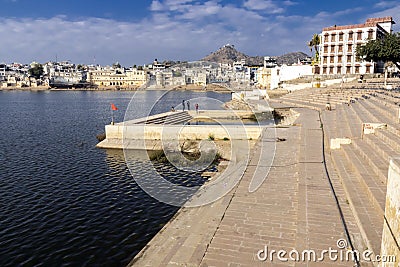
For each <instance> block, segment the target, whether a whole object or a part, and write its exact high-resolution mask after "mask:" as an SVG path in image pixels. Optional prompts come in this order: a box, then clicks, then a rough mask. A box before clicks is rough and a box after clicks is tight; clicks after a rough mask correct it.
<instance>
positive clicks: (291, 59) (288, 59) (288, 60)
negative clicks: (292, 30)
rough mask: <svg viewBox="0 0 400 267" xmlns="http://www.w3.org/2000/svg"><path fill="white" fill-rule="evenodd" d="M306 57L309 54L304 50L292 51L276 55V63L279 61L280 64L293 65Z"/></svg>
mask: <svg viewBox="0 0 400 267" xmlns="http://www.w3.org/2000/svg"><path fill="white" fill-rule="evenodd" d="M306 57H308V55H307V54H305V53H303V52H292V53H288V54H284V55H282V56H278V57H276V63H278V65H283V64H286V65H291V64H294V63H297V62H298V61H299V60H302V59H304V58H306Z"/></svg>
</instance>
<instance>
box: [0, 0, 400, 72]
mask: <svg viewBox="0 0 400 267" xmlns="http://www.w3.org/2000/svg"><path fill="white" fill-rule="evenodd" d="M379 16H393V18H394V20H395V21H397V22H398V23H399V24H400V2H399V1H369V0H364V1H340V0H337V1H321V0H319V1H314V0H313V1H297V0H286V1H273V0H234V1H227V0H205V1H199V0H113V1H99V0H80V1H78V0H58V1H54V0H51V1H50V0H0V62H21V63H30V62H32V61H38V62H47V61H50V60H55V59H56V57H57V59H58V60H71V61H73V62H74V63H86V64H91V63H97V64H102V65H107V64H112V63H113V62H116V61H118V62H120V63H121V64H123V65H125V66H131V65H134V64H145V63H150V62H151V61H153V59H155V58H157V59H159V60H164V59H171V60H188V61H191V60H197V59H200V58H202V57H204V56H206V55H208V54H209V53H210V52H213V51H215V50H217V49H218V48H219V47H221V46H223V45H224V44H227V43H230V44H234V45H235V46H236V48H237V49H238V50H239V51H242V52H244V53H246V54H249V55H270V56H275V55H281V54H284V53H287V52H294V51H303V52H306V53H309V49H308V47H307V46H306V43H307V41H308V40H309V39H310V38H311V36H312V34H313V33H319V32H320V31H321V29H322V27H326V26H331V25H334V24H337V25H345V24H354V23H363V22H364V21H365V20H366V19H367V18H369V17H379ZM399 29H400V27H399V25H397V24H396V25H395V27H394V30H395V31H399Z"/></svg>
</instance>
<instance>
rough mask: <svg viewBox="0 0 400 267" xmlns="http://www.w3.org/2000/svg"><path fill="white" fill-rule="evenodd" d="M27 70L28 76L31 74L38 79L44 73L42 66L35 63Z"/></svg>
mask: <svg viewBox="0 0 400 267" xmlns="http://www.w3.org/2000/svg"><path fill="white" fill-rule="evenodd" d="M28 72H29V75H30V76H33V77H35V78H36V79H39V78H40V76H42V75H43V73H44V70H43V66H42V64H39V63H35V64H33V65H32V66H31V68H30V69H29V71H28Z"/></svg>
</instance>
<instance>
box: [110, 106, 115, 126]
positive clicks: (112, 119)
mask: <svg viewBox="0 0 400 267" xmlns="http://www.w3.org/2000/svg"><path fill="white" fill-rule="evenodd" d="M111 105H112V104H111ZM110 109H111V125H114V110H113V108H112V106H111V107H110Z"/></svg>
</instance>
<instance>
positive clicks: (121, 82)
mask: <svg viewBox="0 0 400 267" xmlns="http://www.w3.org/2000/svg"><path fill="white" fill-rule="evenodd" d="M87 82H89V83H91V84H93V85H96V86H98V87H99V88H104V87H119V88H138V87H140V86H142V85H144V84H145V83H146V82H147V72H146V71H145V70H143V69H138V68H130V69H127V70H125V69H124V68H112V67H108V68H103V67H99V68H97V69H93V70H89V71H88V73H87Z"/></svg>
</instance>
